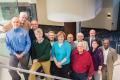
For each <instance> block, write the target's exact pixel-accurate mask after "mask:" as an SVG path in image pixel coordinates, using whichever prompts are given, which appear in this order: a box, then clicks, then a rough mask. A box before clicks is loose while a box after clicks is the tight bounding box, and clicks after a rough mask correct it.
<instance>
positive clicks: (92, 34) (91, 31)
mask: <svg viewBox="0 0 120 80" xmlns="http://www.w3.org/2000/svg"><path fill="white" fill-rule="evenodd" d="M89 35H90V37H95V36H96V31H95V30H94V29H92V30H90V32H89Z"/></svg>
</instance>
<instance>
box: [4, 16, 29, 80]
mask: <svg viewBox="0 0 120 80" xmlns="http://www.w3.org/2000/svg"><path fill="white" fill-rule="evenodd" d="M11 24H12V26H13V27H12V28H11V30H9V31H8V32H6V39H5V40H6V46H7V48H8V50H9V51H10V61H9V65H10V66H12V67H18V64H19V63H20V65H21V68H23V69H28V66H27V63H28V51H29V49H30V46H31V41H30V37H29V34H28V31H26V30H24V29H23V28H21V27H20V20H19V19H18V18H17V17H13V18H12V20H11ZM9 73H10V75H11V77H12V80H21V77H20V76H19V74H18V73H17V71H14V70H9ZM23 75H24V77H25V80H28V79H27V78H28V74H27V73H23Z"/></svg>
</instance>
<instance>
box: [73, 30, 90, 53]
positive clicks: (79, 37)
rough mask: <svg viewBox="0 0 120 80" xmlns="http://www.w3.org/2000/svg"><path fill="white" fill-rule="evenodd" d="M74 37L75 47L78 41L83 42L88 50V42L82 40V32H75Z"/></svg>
mask: <svg viewBox="0 0 120 80" xmlns="http://www.w3.org/2000/svg"><path fill="white" fill-rule="evenodd" d="M76 38H77V40H76V41H74V43H75V47H77V44H78V43H79V42H83V44H84V49H85V50H87V51H88V50H89V47H88V42H87V41H85V40H84V34H83V33H82V32H79V33H77V36H76Z"/></svg>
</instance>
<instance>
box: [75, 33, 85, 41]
mask: <svg viewBox="0 0 120 80" xmlns="http://www.w3.org/2000/svg"><path fill="white" fill-rule="evenodd" d="M83 39H84V35H83V33H78V34H77V40H78V41H79V42H80V41H82V40H83Z"/></svg>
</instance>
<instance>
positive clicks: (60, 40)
mask: <svg viewBox="0 0 120 80" xmlns="http://www.w3.org/2000/svg"><path fill="white" fill-rule="evenodd" d="M63 41H64V35H59V36H58V42H59V43H63Z"/></svg>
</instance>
